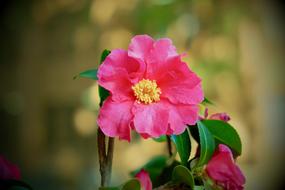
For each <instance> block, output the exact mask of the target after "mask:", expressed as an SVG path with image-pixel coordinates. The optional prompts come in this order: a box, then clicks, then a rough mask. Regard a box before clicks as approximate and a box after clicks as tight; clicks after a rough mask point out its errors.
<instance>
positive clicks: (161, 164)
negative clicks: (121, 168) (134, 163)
mask: <svg viewBox="0 0 285 190" xmlns="http://www.w3.org/2000/svg"><path fill="white" fill-rule="evenodd" d="M167 159H168V158H167V157H166V156H156V157H154V158H152V159H151V160H150V161H149V162H147V163H146V164H145V165H143V166H142V167H140V168H138V169H136V170H134V171H132V172H131V175H132V176H133V177H134V176H135V175H136V174H137V173H138V172H139V171H140V170H141V169H144V170H145V171H147V172H148V173H149V177H150V179H151V181H152V182H154V181H156V180H157V178H158V176H159V175H160V174H161V172H162V171H163V169H164V168H165V167H166V165H167Z"/></svg>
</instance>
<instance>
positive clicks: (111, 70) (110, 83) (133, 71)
mask: <svg viewBox="0 0 285 190" xmlns="http://www.w3.org/2000/svg"><path fill="white" fill-rule="evenodd" d="M144 67H145V66H144V64H141V63H139V62H137V61H136V60H134V59H132V58H129V57H128V54H127V52H126V51H125V50H120V49H115V50H113V51H112V52H111V53H110V54H109V55H108V56H107V57H106V59H105V61H104V62H103V63H102V64H101V65H100V67H99V69H98V73H97V76H98V83H99V84H100V85H101V86H102V87H104V88H106V89H107V90H109V91H110V92H111V94H112V95H113V96H112V98H113V99H114V100H120V101H121V100H130V99H133V92H132V89H131V86H132V85H133V83H135V82H137V81H138V80H139V79H140V78H141V77H142V75H143V73H144Z"/></svg>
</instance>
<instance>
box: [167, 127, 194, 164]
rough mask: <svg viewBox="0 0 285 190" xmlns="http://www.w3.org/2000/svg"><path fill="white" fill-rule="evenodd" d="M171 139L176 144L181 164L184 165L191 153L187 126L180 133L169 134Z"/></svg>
mask: <svg viewBox="0 0 285 190" xmlns="http://www.w3.org/2000/svg"><path fill="white" fill-rule="evenodd" d="M171 140H172V141H173V142H174V144H175V146H176V150H177V152H178V154H179V156H180V159H181V162H182V164H183V165H185V166H186V165H187V161H188V159H189V156H190V153H191V141H190V136H189V133H188V130H187V128H186V129H185V131H184V132H183V133H182V134H180V135H171Z"/></svg>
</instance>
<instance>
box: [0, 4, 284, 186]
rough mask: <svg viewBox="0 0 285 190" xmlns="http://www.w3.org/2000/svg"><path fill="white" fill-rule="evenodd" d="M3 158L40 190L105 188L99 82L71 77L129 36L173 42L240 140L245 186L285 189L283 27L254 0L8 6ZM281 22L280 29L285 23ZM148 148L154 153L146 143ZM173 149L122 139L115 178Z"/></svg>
mask: <svg viewBox="0 0 285 190" xmlns="http://www.w3.org/2000/svg"><path fill="white" fill-rule="evenodd" d="M0 2H1V3H0V78H1V80H0V85H1V86H0V87H1V88H0V89H1V90H0V154H2V155H5V156H6V158H7V159H9V160H11V161H12V162H14V163H16V164H17V165H18V166H19V167H20V168H21V172H22V176H23V179H24V180H25V181H27V182H28V183H30V184H31V185H32V186H33V187H34V189H35V190H51V189H56V190H57V189H58V190H79V189H80V190H81V189H84V190H92V189H96V188H95V187H98V185H99V182H100V178H99V169H98V157H97V148H96V128H97V126H96V117H97V113H98V102H99V100H98V92H97V84H96V82H93V81H91V80H87V79H80V80H72V78H73V76H74V75H76V74H78V73H79V72H81V71H84V70H87V69H90V68H97V66H98V62H99V57H100V54H101V52H102V51H103V50H104V49H106V48H107V49H114V48H124V49H127V47H128V44H129V42H130V39H131V38H132V36H134V35H136V34H149V35H151V36H153V37H154V38H160V37H169V38H171V39H172V40H173V43H174V44H175V46H176V47H177V49H178V52H179V53H183V52H186V53H187V55H188V56H186V57H185V58H184V60H185V61H187V63H189V66H190V67H191V68H192V69H193V70H194V71H195V72H197V73H198V74H199V75H200V76H201V77H202V78H203V88H204V91H205V94H206V96H207V97H208V98H209V99H210V100H212V101H213V102H215V104H216V106H211V107H210V108H209V109H210V112H227V113H228V114H229V115H230V116H231V118H232V121H231V124H232V125H233V126H235V127H236V129H237V130H238V132H239V133H240V135H241V138H242V142H243V155H242V156H241V157H240V158H239V160H238V162H239V164H240V166H241V168H242V170H243V171H244V172H245V175H246V177H247V184H246V189H248V190H255V189H258V190H263V189H279V188H280V189H281V186H282V184H281V183H279V182H280V181H281V180H282V179H283V178H282V177H283V175H282V173H281V172H282V171H283V164H282V161H283V160H284V158H285V149H284V146H283V145H284V137H283V135H284V134H285V133H284V130H283V127H284V123H285V119H284V113H285V106H284V104H285V99H284V94H285V90H284V85H283V83H284V78H283V77H284V71H285V70H284V69H283V67H284V66H283V63H282V62H283V60H284V37H283V32H284V28H283V25H284V23H283V22H282V15H281V13H282V10H283V9H282V7H281V4H280V3H278V2H273V1H258V0H249V1H246V0H240V1H230V0H144V1H143V0H37V1H36V0H25V1H20V0H19V1H17V0H1V1H0ZM282 23H283V24H282ZM150 147H151V148H150ZM166 152H167V151H166V145H165V144H164V143H156V142H154V141H153V140H151V139H150V140H141V139H139V138H134V141H133V142H132V143H131V144H129V143H128V142H122V141H116V144H115V155H114V164H113V178H112V183H113V184H114V185H118V184H120V183H121V182H123V181H124V180H126V179H128V177H129V176H128V174H129V171H130V170H133V169H135V168H137V167H139V166H141V165H142V164H143V163H145V162H146V161H147V160H148V159H149V158H151V157H152V156H154V155H160V154H166Z"/></svg>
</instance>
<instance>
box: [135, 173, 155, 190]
mask: <svg viewBox="0 0 285 190" xmlns="http://www.w3.org/2000/svg"><path fill="white" fill-rule="evenodd" d="M135 177H136V178H137V179H138V180H139V181H140V184H141V187H142V190H152V182H151V180H150V177H149V174H148V173H147V172H146V171H145V170H144V169H142V170H141V171H140V172H139V173H137V174H136V176H135Z"/></svg>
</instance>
